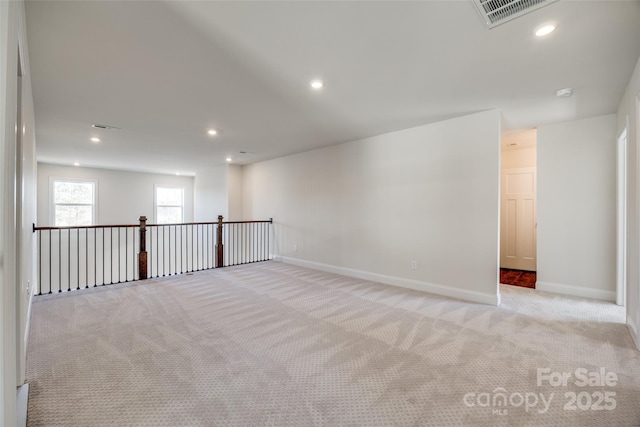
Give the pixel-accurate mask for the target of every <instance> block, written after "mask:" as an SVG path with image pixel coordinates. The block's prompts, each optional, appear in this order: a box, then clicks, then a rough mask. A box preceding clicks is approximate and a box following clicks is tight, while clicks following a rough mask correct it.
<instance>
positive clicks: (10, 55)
mask: <svg viewBox="0 0 640 427" xmlns="http://www.w3.org/2000/svg"><path fill="white" fill-rule="evenodd" d="M18 52H20V56H21V59H22V61H21V63H22V75H23V78H22V91H21V96H20V98H21V100H22V102H21V107H22V109H21V117H22V125H23V127H22V129H19V130H18V131H19V132H21V133H22V135H21V138H20V139H18V138H17V135H16V127H17V117H18V115H17V114H16V113H17V106H18V105H19V103H18V88H19V83H18V71H17V70H18ZM28 59H29V56H28V48H27V40H26V24H25V13H24V4H23V2H21V1H13V2H0V111H1V114H0V147H1V149H0V191H2V208H1V209H0V348H1V350H0V426H11V427H13V426H15V425H16V424H17V411H16V387H17V386H19V385H21V384H22V382H23V381H24V369H25V348H26V339H27V336H28V335H27V329H28V313H29V307H30V302H31V292H30V289H29V288H28V286H27V285H28V284H31V285H33V281H34V279H35V276H34V270H33V266H34V263H33V258H32V256H33V247H34V245H33V243H34V241H33V233H32V232H31V224H32V223H33V222H34V221H35V136H34V135H35V132H34V113H33V99H32V90H31V78H30V68H29V60H28ZM19 141H21V143H20V142H19Z"/></svg>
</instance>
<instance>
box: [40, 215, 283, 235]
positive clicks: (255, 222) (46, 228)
mask: <svg viewBox="0 0 640 427" xmlns="http://www.w3.org/2000/svg"><path fill="white" fill-rule="evenodd" d="M222 223H223V224H261V223H269V224H273V218H270V219H265V220H257V221H222ZM216 224H218V221H207V222H176V223H171V224H147V227H165V226H171V227H175V226H178V225H216ZM133 227H140V224H100V225H68V226H61V227H53V226H36V225H35V224H33V231H34V232H35V231H39V230H69V229H73V230H76V229H93V228H133Z"/></svg>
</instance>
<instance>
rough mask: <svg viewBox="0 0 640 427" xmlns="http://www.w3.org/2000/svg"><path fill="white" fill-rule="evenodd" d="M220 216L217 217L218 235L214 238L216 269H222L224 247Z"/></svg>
mask: <svg viewBox="0 0 640 427" xmlns="http://www.w3.org/2000/svg"><path fill="white" fill-rule="evenodd" d="M222 220H223V217H222V215H218V235H217V236H216V268H220V267H224V245H223V244H222Z"/></svg>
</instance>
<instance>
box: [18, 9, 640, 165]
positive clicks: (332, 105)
mask: <svg viewBox="0 0 640 427" xmlns="http://www.w3.org/2000/svg"><path fill="white" fill-rule="evenodd" d="M545 21H556V22H557V23H559V26H558V29H557V30H556V32H554V33H552V34H551V35H550V36H547V37H545V38H542V39H537V38H536V37H534V36H533V29H534V28H535V27H536V26H538V25H539V24H541V23H543V22H545ZM27 29H28V44H29V51H30V62H31V79H32V83H33V89H34V100H35V109H36V135H37V155H38V159H39V160H40V161H44V162H52V163H62V164H72V163H73V162H76V161H77V162H80V164H81V165H83V166H99V167H108V168H119V169H130V170H142V171H155V172H164V173H175V172H178V171H179V172H181V173H183V174H193V173H194V172H196V171H197V170H199V169H201V168H206V167H208V166H212V165H220V164H224V163H225V158H226V157H227V156H231V157H232V158H233V161H234V163H238V164H245V163H250V162H254V161H259V160H263V159H269V158H274V157H278V156H282V155H286V154H290V153H295V152H301V151H306V150H310V149H313V148H318V147H322V146H326V145H332V144H337V143H341V142H346V141H350V140H355V139H360V138H364V137H367V136H372V135H377V134H381V133H385V132H390V131H394V130H398V129H403V128H408V127H412V126H417V125H422V124H426V123H430V122H434V121H438V120H442V119H445V118H450V117H455V116H460V115H464V114H468V113H473V112H477V111H482V110H487V109H492V108H499V109H501V110H502V111H503V117H504V126H505V128H507V129H527V128H533V127H535V126H537V125H540V124H545V123H551V122H557V121H564V120H572V119H578V118H585V117H591V116H595V115H600V114H608V113H614V112H615V111H616V109H617V107H618V104H619V102H620V99H621V96H622V94H623V91H624V89H625V87H626V85H627V83H628V80H629V78H630V75H631V72H632V71H633V67H634V66H635V64H636V61H637V60H638V57H639V56H640V2H638V1H559V2H556V3H553V4H551V5H549V6H546V7H543V8H541V9H539V10H537V11H534V12H532V13H530V14H528V15H525V16H523V17H521V18H518V19H516V20H514V21H511V22H508V23H506V24H503V25H501V26H499V27H497V28H494V29H492V30H488V29H487V28H486V27H485V25H484V24H483V22H482V21H481V20H480V18H479V16H478V15H477V13H476V11H475V9H474V6H473V5H472V3H471V2H470V1H466V0H464V1H412V2H401V1H372V2H369V1H345V2H334V1H320V2H308V1H298V2H270V1H258V2H238V1H233V2H221V1H210V2H206V1H197V2H187V1H180V2H159V1H156V2H151V1H126V2H118V1H89V2H79V1H69V2H58V1H28V2H27ZM316 77H318V78H322V79H323V80H324V81H325V84H326V86H325V88H324V89H323V90H322V91H321V92H315V91H312V90H311V89H310V88H309V81H310V80H311V79H312V78H316ZM567 86H570V87H573V88H574V90H575V93H574V95H573V97H571V98H568V99H558V98H556V97H555V96H554V93H555V91H556V90H557V89H560V88H564V87H567ZM92 123H101V124H107V125H113V126H117V127H119V128H121V129H120V130H113V131H96V130H95V129H92V128H91V127H90V125H91V124H92ZM210 127H215V128H216V129H218V130H219V135H218V136H216V137H214V138H212V137H209V136H208V135H207V133H206V131H207V129H208V128H210ZM94 135H95V136H99V137H100V138H101V140H102V141H101V142H100V143H98V144H93V143H91V142H90V141H89V138H90V137H91V136H94ZM240 151H247V152H251V153H253V154H251V153H250V154H244V155H243V154H239V152H240Z"/></svg>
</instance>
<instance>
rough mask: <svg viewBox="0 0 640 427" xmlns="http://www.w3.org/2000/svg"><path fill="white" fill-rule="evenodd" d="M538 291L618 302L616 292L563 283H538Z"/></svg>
mask: <svg viewBox="0 0 640 427" xmlns="http://www.w3.org/2000/svg"><path fill="white" fill-rule="evenodd" d="M536 290H538V291H545V292H553V293H556V294H564V295H573V296H576V297H583V298H593V299H601V300H605V301H612V302H615V301H616V293H615V291H605V290H602V289H592V288H585V287H583V286H575V285H565V284H563V283H551V282H541V281H537V282H536Z"/></svg>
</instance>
